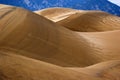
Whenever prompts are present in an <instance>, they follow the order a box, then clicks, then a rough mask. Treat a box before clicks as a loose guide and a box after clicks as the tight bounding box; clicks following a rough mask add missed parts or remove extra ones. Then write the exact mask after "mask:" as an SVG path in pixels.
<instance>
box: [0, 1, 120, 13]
mask: <svg viewBox="0 0 120 80" xmlns="http://www.w3.org/2000/svg"><path fill="white" fill-rule="evenodd" d="M0 3H1V4H8V5H14V6H19V7H23V8H26V9H28V10H32V11H34V10H39V9H44V8H49V7H69V8H74V9H83V10H102V11H106V12H109V13H111V14H115V15H120V7H119V6H117V5H115V4H113V3H111V2H109V1H108V0H36V1H34V0H19V1H15V0H0Z"/></svg>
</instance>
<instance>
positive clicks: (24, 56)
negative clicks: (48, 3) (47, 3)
mask: <svg viewBox="0 0 120 80" xmlns="http://www.w3.org/2000/svg"><path fill="white" fill-rule="evenodd" d="M36 13H38V14H39V15H38V14H36ZM45 17H46V18H45ZM95 21H96V22H95ZM119 23H120V22H119V17H117V16H113V15H110V14H108V13H105V12H100V11H82V10H81V11H78V10H73V9H68V8H53V9H45V10H41V11H36V12H35V13H34V12H30V11H27V10H25V9H21V8H17V7H12V6H6V5H0V80H120V60H119V59H120V54H119V53H120V49H119V45H120V43H119V41H120V37H119V36H117V35H119V34H120V31H119V25H120V24H119ZM86 26H87V27H86Z"/></svg>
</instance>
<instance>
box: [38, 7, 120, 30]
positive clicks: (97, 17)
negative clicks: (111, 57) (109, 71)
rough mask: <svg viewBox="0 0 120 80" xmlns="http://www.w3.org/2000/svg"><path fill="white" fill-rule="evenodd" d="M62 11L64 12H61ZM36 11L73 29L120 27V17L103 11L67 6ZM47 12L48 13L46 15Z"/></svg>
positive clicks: (117, 28) (115, 28) (111, 28)
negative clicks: (82, 9) (73, 8)
mask: <svg viewBox="0 0 120 80" xmlns="http://www.w3.org/2000/svg"><path fill="white" fill-rule="evenodd" d="M54 10H55V12H54ZM64 10H65V11H64ZM50 11H52V13H51V12H50ZM49 12H50V14H49ZM62 12H63V14H61V13H62ZM36 13H38V14H40V15H42V16H45V17H46V18H48V19H50V20H52V21H54V22H56V23H57V24H59V25H62V26H64V27H67V28H68V29H71V30H73V31H80V32H96V31H109V30H119V29H120V26H119V24H120V18H119V17H117V16H113V15H111V14H108V13H105V12H102V11H81V10H72V9H67V8H65V9H64V8H54V9H45V10H42V11H38V12H36ZM46 13H48V14H47V15H46ZM56 14H57V15H56ZM51 15H52V17H51ZM59 18H60V19H59Z"/></svg>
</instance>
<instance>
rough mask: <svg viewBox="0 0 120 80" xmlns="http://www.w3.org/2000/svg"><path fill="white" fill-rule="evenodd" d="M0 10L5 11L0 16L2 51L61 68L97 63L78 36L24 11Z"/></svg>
mask: <svg viewBox="0 0 120 80" xmlns="http://www.w3.org/2000/svg"><path fill="white" fill-rule="evenodd" d="M1 10H5V12H1V14H0V16H1V21H0V26H1V32H0V48H1V49H2V50H3V49H5V50H11V51H14V52H16V53H18V54H21V55H24V56H29V57H32V58H35V59H39V60H43V61H47V62H50V63H53V64H57V65H61V66H88V65H91V64H95V63H97V62H99V60H98V59H97V58H96V57H95V56H96V55H92V54H94V52H93V51H92V47H90V45H89V43H88V42H87V41H86V40H85V39H84V38H82V37H80V36H79V34H77V33H75V32H72V31H70V30H68V29H66V28H64V27H61V26H58V25H56V24H55V23H53V22H52V21H49V20H47V19H46V18H44V17H42V16H39V15H37V14H34V13H32V12H29V11H27V10H23V9H20V8H14V7H12V8H11V7H8V8H2V9H1ZM18 14H19V15H18ZM86 49H87V50H86ZM90 53H92V54H90ZM80 56H81V58H80ZM85 59H87V60H85ZM83 61H84V62H83Z"/></svg>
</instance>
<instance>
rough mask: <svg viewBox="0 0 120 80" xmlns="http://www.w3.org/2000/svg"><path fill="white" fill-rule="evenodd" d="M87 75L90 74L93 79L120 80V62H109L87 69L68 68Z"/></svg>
mask: <svg viewBox="0 0 120 80" xmlns="http://www.w3.org/2000/svg"><path fill="white" fill-rule="evenodd" d="M68 69H71V70H75V71H78V72H82V73H85V74H89V75H91V76H93V77H98V78H102V79H103V80H104V79H107V80H119V79H120V61H119V60H114V61H107V62H102V63H99V64H96V65H93V66H89V67H86V68H77V67H76V68H68Z"/></svg>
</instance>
